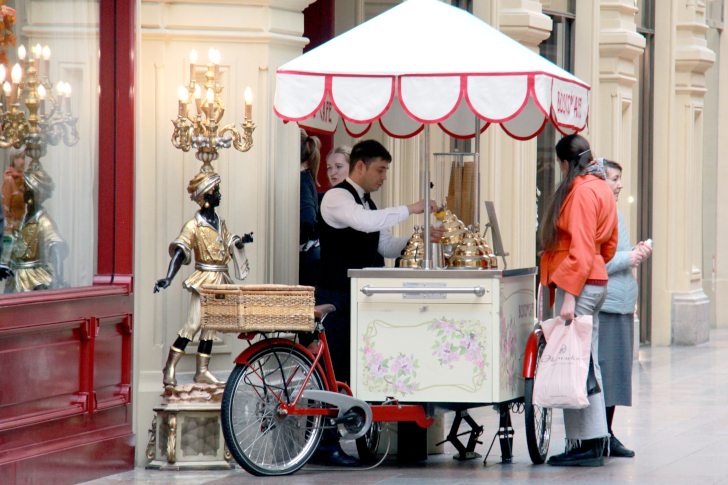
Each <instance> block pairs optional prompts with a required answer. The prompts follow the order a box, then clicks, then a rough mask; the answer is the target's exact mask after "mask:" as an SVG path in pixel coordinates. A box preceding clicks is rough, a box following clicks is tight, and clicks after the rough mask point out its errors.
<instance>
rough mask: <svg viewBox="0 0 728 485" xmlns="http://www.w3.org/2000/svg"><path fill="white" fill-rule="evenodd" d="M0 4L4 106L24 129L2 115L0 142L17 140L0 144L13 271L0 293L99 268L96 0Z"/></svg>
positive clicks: (49, 285)
mask: <svg viewBox="0 0 728 485" xmlns="http://www.w3.org/2000/svg"><path fill="white" fill-rule="evenodd" d="M3 3H5V4H6V5H4V6H3V7H2V9H3V10H2V12H3V17H4V29H5V30H4V35H5V37H4V38H3V39H0V43H1V44H2V45H1V46H0V49H1V52H0V62H2V63H3V66H4V68H5V72H6V73H7V74H6V77H5V79H6V80H7V81H6V82H5V84H4V89H3V94H2V101H3V108H2V111H3V112H5V113H7V110H8V108H10V109H11V110H13V109H15V110H17V111H18V112H19V113H21V118H22V121H21V125H24V126H26V128H27V132H28V134H26V135H25V136H22V137H14V134H13V133H12V131H11V130H8V129H7V128H8V126H10V123H9V118H8V115H7V114H6V115H4V116H5V117H4V120H3V121H4V123H3V126H4V128H5V129H4V131H3V134H2V136H3V139H1V140H0V142H1V143H2V144H3V145H15V146H7V148H5V147H3V148H0V164H2V168H3V173H4V177H3V186H2V205H3V211H4V215H5V229H4V232H3V245H2V246H3V252H2V262H3V263H5V264H7V265H8V266H9V267H10V268H11V270H12V271H13V272H14V276H12V277H10V278H7V279H4V280H3V281H1V282H0V291H3V292H4V293H19V292H26V291H38V290H43V289H57V288H70V287H81V286H90V285H91V284H92V282H93V277H94V275H95V274H96V269H97V232H98V230H97V221H98V217H97V213H98V190H97V187H98V158H99V157H98V155H99V146H98V140H99V133H98V127H99V120H98V112H99V110H98V97H99V0H75V1H74V2H71V3H68V2H47V1H40V0H30V1H28V0H6V1H5V2H3ZM16 65H17V66H18V67H15V66H16ZM1 71H2V69H0V74H2V72H1ZM11 73H13V74H14V75H15V79H13V77H14V76H13V74H11ZM0 77H1V76H0ZM18 77H22V79H18ZM18 80H19V83H17V84H16V82H14V81H18ZM33 115H36V116H37V117H38V121H37V122H36V120H35V116H33ZM21 131H22V130H21Z"/></svg>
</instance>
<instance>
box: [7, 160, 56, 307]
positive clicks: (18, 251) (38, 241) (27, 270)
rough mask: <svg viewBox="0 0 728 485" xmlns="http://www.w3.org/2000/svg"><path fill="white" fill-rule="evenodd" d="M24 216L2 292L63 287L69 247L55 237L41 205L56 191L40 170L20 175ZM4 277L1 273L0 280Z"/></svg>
mask: <svg viewBox="0 0 728 485" xmlns="http://www.w3.org/2000/svg"><path fill="white" fill-rule="evenodd" d="M23 181H24V184H25V190H24V195H23V197H24V199H25V216H24V217H23V221H22V223H21V224H20V230H19V231H18V233H17V238H16V239H15V242H14V243H13V247H12V250H11V252H10V269H11V272H10V279H9V280H8V281H7V283H6V284H5V292H6V293H11V292H26V291H34V290H42V289H50V288H59V287H62V286H64V280H63V260H64V259H65V258H66V256H67V255H68V245H67V244H66V241H65V240H64V239H63V238H62V237H61V236H60V234H58V229H57V228H56V224H55V222H53V219H51V218H50V216H49V215H48V214H47V213H46V211H45V208H44V207H43V203H44V202H45V201H46V200H47V199H48V198H50V196H51V195H52V194H53V189H55V184H54V183H53V179H52V178H51V176H50V175H48V172H46V171H45V170H44V169H43V168H40V167H36V168H29V169H28V170H27V171H25V173H24V174H23ZM4 276H5V275H4V274H3V273H2V272H0V279H2V278H3V277H4Z"/></svg>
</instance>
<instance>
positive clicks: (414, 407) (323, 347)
mask: <svg viewBox="0 0 728 485" xmlns="http://www.w3.org/2000/svg"><path fill="white" fill-rule="evenodd" d="M258 333H259V332H253V333H245V334H240V336H239V338H241V339H247V340H250V339H251V338H253V337H254V336H255V335H257V334H258ZM318 337H319V345H318V348H315V349H314V351H315V354H314V353H312V352H311V351H310V350H309V349H307V348H306V347H304V346H303V345H301V344H299V343H297V342H294V341H291V340H288V339H283V338H275V339H268V338H266V339H264V340H261V341H259V342H257V343H255V344H253V345H251V346H250V347H248V348H247V349H245V350H244V351H243V352H242V353H241V354H240V355H239V356H238V357H237V358H236V359H235V363H236V364H246V365H248V366H250V368H251V369H252V370H253V372H254V373H255V374H256V375H257V376H258V378H260V379H261V380H262V381H263V382H264V383H265V379H263V377H262V376H260V375H258V372H257V371H256V370H255V369H254V368H253V367H252V366H251V365H250V363H249V362H248V359H249V358H250V357H251V356H253V355H254V354H255V353H257V352H258V351H260V350H261V349H263V348H265V347H269V346H272V345H276V344H282V345H288V346H292V347H294V348H296V349H297V350H298V351H300V352H302V353H303V354H305V355H306V356H307V357H308V358H309V359H311V362H313V364H312V365H311V368H310V369H309V371H308V372H307V374H306V376H305V378H304V382H303V385H301V386H300V389H299V390H298V394H297V395H296V396H295V398H294V400H293V402H292V403H291V404H288V403H286V402H284V401H283V400H282V399H281V395H282V394H283V392H284V391H281V392H279V393H276V392H275V391H274V390H273V389H272V388H270V387H269V386H268V384H265V386H266V387H267V388H268V390H269V391H270V392H271V393H272V394H273V396H275V397H276V399H277V400H278V402H279V403H280V409H281V413H282V414H288V415H298V416H329V417H336V416H338V414H339V410H338V409H337V408H325V407H316V408H311V407H309V408H299V407H297V404H298V401H299V400H300V398H301V395H302V393H303V391H304V388H305V387H306V383H307V382H308V380H309V379H310V378H311V375H312V374H313V371H314V369H316V368H317V369H319V371H320V372H321V374H322V375H323V376H324V381H325V382H324V386H325V387H326V390H327V391H330V392H335V393H338V392H339V390H340V389H343V390H345V391H346V392H347V394H348V395H349V396H352V392H351V389H350V388H349V386H348V385H346V384H345V383H343V382H339V381H337V380H336V375H335V374H334V366H333V364H332V362H331V354H330V353H329V345H328V342H327V340H326V332H325V331H324V330H322V331H321V332H319V334H318ZM321 360H323V367H324V368H325V372H324V369H322V367H321ZM291 379H293V376H291V377H290V379H289V382H290V380H291ZM285 385H287V383H284V386H285ZM371 409H372V420H373V421H374V422H394V421H412V422H415V423H417V424H418V425H419V426H420V427H422V428H429V427H430V426H431V425H432V423H433V422H434V419H433V418H429V417H427V415H426V414H425V409H424V407H422V406H421V405H418V404H399V403H398V402H396V401H391V402H390V403H388V404H382V405H372V406H371Z"/></svg>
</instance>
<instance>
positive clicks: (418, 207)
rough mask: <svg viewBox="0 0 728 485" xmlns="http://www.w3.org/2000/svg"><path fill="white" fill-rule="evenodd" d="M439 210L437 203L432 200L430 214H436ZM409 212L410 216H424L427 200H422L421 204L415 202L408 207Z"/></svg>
mask: <svg viewBox="0 0 728 485" xmlns="http://www.w3.org/2000/svg"><path fill="white" fill-rule="evenodd" d="M439 208H440V207H439V206H438V205H437V204H436V203H435V201H434V200H430V212H432V213H435V212H437V211H438V209H439ZM407 210H408V211H409V213H410V215H412V214H422V213H423V212H425V199H422V200H420V201H419V202H415V203H414V204H410V205H408V206H407Z"/></svg>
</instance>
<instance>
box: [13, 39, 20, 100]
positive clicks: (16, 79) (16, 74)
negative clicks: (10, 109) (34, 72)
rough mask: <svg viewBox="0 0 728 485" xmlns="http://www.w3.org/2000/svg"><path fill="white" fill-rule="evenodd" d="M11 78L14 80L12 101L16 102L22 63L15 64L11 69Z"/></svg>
mask: <svg viewBox="0 0 728 485" xmlns="http://www.w3.org/2000/svg"><path fill="white" fill-rule="evenodd" d="M21 47H22V46H21ZM10 79H11V80H12V81H13V86H12V88H11V89H12V96H11V99H10V102H11V103H15V101H17V99H18V97H19V96H18V84H20V80H21V79H22V71H21V70H20V64H15V65H14V66H13V70H12V71H10Z"/></svg>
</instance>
